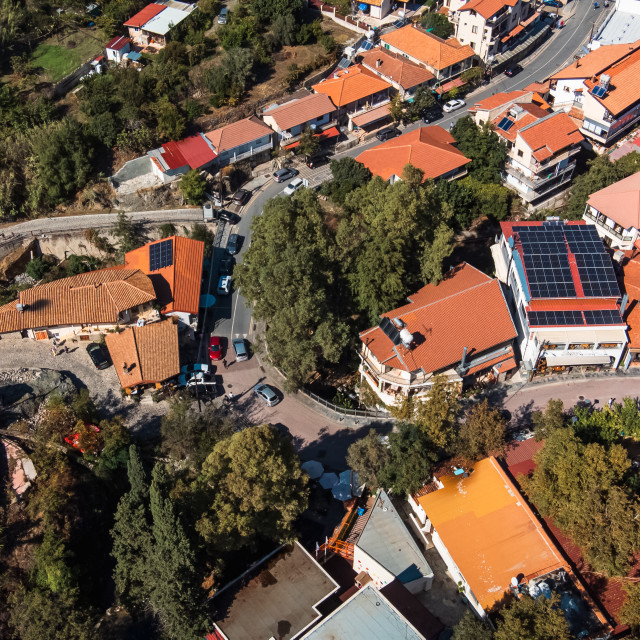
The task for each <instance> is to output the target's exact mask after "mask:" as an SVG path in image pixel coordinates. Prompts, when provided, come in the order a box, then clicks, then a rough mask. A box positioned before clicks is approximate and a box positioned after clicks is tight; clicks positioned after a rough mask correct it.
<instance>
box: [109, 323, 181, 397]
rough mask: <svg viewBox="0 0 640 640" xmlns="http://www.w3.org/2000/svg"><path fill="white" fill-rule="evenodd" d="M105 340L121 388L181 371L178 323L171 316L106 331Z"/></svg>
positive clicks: (171, 375)
mask: <svg viewBox="0 0 640 640" xmlns="http://www.w3.org/2000/svg"><path fill="white" fill-rule="evenodd" d="M105 340H106V343H107V348H108V349H109V354H110V355H111V360H112V361H113V366H114V368H115V370H116V373H117V374H118V378H119V379H120V384H121V385H122V388H123V389H124V388H127V387H134V386H136V385H138V384H150V383H154V382H162V381H163V380H168V379H169V378H173V377H174V376H177V375H178V374H179V373H180V353H179V349H178V325H177V324H174V323H173V322H172V321H170V320H165V321H163V322H154V323H152V324H146V325H144V326H143V327H130V328H128V329H125V330H124V331H121V332H120V333H108V334H107V335H106V337H105ZM125 363H126V365H127V371H128V372H129V373H125V369H124V365H125Z"/></svg>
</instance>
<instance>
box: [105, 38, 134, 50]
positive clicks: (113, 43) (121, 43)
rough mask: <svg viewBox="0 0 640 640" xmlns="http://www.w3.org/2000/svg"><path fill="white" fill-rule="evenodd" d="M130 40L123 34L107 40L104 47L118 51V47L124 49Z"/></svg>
mask: <svg viewBox="0 0 640 640" xmlns="http://www.w3.org/2000/svg"><path fill="white" fill-rule="evenodd" d="M130 42H131V38H125V37H124V36H116V37H115V38H113V39H111V40H109V42H108V43H107V46H106V47H105V48H106V49H113V50H114V51H120V49H124V47H126V46H127V45H128V44H129V43H130Z"/></svg>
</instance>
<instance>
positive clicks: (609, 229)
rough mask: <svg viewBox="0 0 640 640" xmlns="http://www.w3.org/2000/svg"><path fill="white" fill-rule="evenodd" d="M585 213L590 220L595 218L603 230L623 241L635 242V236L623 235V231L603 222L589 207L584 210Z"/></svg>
mask: <svg viewBox="0 0 640 640" xmlns="http://www.w3.org/2000/svg"><path fill="white" fill-rule="evenodd" d="M584 215H585V216H586V217H587V218H589V219H590V220H593V221H594V222H595V223H596V224H597V225H598V226H599V227H600V228H601V229H602V230H603V231H605V232H606V233H610V234H611V235H612V236H615V237H616V238H618V240H621V241H622V242H633V236H624V235H622V233H621V232H620V231H618V230H617V229H614V228H613V227H610V226H609V225H608V224H605V223H603V222H602V220H599V219H598V216H596V215H594V214H593V213H591V211H589V209H587V210H586V211H585V212H584Z"/></svg>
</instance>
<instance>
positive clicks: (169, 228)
mask: <svg viewBox="0 0 640 640" xmlns="http://www.w3.org/2000/svg"><path fill="white" fill-rule="evenodd" d="M175 235H176V227H175V225H174V224H173V223H172V222H165V223H164V224H162V225H160V237H161V238H170V237H171V236H175Z"/></svg>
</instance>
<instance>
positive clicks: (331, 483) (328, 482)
mask: <svg viewBox="0 0 640 640" xmlns="http://www.w3.org/2000/svg"><path fill="white" fill-rule="evenodd" d="M337 484H338V476H337V475H336V474H335V473H333V472H329V473H323V474H322V477H321V478H320V486H321V487H322V488H323V489H331V487H335V486H336V485H337Z"/></svg>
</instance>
